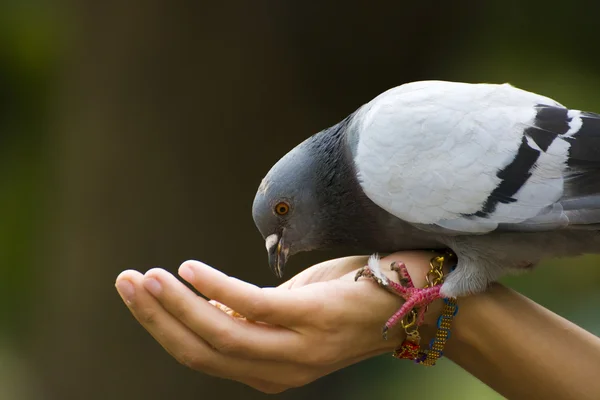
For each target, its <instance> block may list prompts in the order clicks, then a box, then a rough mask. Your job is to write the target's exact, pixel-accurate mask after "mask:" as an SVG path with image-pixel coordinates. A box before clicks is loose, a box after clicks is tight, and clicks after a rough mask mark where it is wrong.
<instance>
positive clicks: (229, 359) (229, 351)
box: [116, 252, 600, 399]
mask: <svg viewBox="0 0 600 400" xmlns="http://www.w3.org/2000/svg"><path fill="white" fill-rule="evenodd" d="M431 257H432V253H430V252H402V253H395V254H392V255H390V256H388V257H385V258H383V259H382V260H381V263H382V270H383V271H384V272H385V273H386V274H387V275H388V277H389V278H390V279H394V280H395V281H397V280H398V277H397V275H396V274H395V273H394V272H392V271H391V270H390V269H389V266H390V264H391V263H392V262H393V261H401V262H404V263H405V264H406V267H407V270H408V272H409V274H410V275H411V277H412V279H413V282H414V284H415V286H416V287H423V286H424V285H425V274H426V272H427V271H428V269H429V260H430V258H431ZM365 264H366V257H346V258H341V259H335V260H330V261H327V262H325V263H321V264H318V265H316V266H313V267H311V268H308V269H306V270H304V271H303V272H301V273H300V274H298V275H296V276H295V277H293V278H292V279H290V280H289V281H287V282H285V283H283V284H282V285H280V286H278V287H276V288H258V287H256V286H254V285H251V284H249V283H246V282H243V281H240V280H238V279H235V278H232V277H228V276H226V275H225V274H223V273H221V272H219V271H217V270H216V269H213V268H211V267H209V266H206V265H204V264H202V263H200V262H197V261H187V262H185V263H183V264H182V266H181V267H180V268H179V275H180V276H181V277H182V278H183V279H185V280H186V281H188V282H189V283H190V284H192V285H193V286H194V287H195V288H196V289H197V290H198V291H199V292H200V293H201V294H203V295H204V296H206V297H208V298H209V299H213V300H215V301H217V302H219V303H222V304H224V305H226V306H228V307H231V308H232V309H233V310H235V311H237V312H239V313H240V314H242V315H243V316H245V317H247V318H248V319H245V318H236V317H232V316H231V315H229V314H227V313H225V312H223V311H221V310H220V309H218V308H217V307H215V306H214V305H213V304H211V303H210V302H208V301H207V300H205V299H204V298H203V297H201V296H198V295H196V294H195V293H194V292H193V291H191V290H189V289H188V288H187V287H186V286H184V285H183V283H181V282H180V281H179V280H178V279H177V278H175V277H174V276H173V275H171V274H170V273H168V272H167V271H164V270H162V269H152V270H150V271H148V272H146V273H145V274H141V273H139V272H137V271H132V270H128V271H124V272H122V273H121V274H120V275H119V277H118V278H117V282H116V285H117V289H118V291H119V293H120V294H121V297H122V298H123V300H124V301H125V304H126V305H127V307H128V308H129V309H130V311H131V312H132V314H133V315H134V316H135V317H136V318H137V320H138V321H139V322H140V323H141V324H142V325H143V326H144V328H145V329H146V330H148V332H149V333H150V334H151V335H152V336H153V337H154V338H155V339H156V340H157V341H158V342H159V343H160V344H161V345H162V346H163V347H164V348H165V350H166V351H168V352H169V353H170V354H171V355H172V356H173V357H174V358H175V359H177V360H178V361H179V362H180V363H182V364H184V365H186V366H188V367H190V368H192V369H195V370H198V371H201V372H204V373H207V374H210V375H214V376H219V377H223V378H228V379H232V380H236V381H239V382H242V383H244V384H247V385H250V386H252V387H254V388H256V389H258V390H261V391H263V392H267V393H278V392H281V391H284V390H286V389H289V388H292V387H298V386H302V385H305V384H308V383H309V382H312V381H314V380H316V379H318V378H320V377H322V376H324V375H327V374H329V373H331V372H333V371H335V370H338V369H341V368H344V367H346V366H348V365H351V364H354V363H357V362H359V361H361V360H364V359H367V358H370V357H374V356H377V355H380V354H383V353H389V352H392V351H393V350H394V349H395V348H396V347H398V346H399V345H400V344H401V342H402V340H403V339H404V333H403V331H402V329H401V328H397V329H394V330H392V331H391V332H390V333H389V335H388V336H389V338H388V340H384V339H383V338H382V335H381V328H382V326H383V324H384V323H385V321H386V320H387V318H389V316H390V315H392V314H393V313H394V311H395V310H397V309H398V308H399V307H400V305H401V304H402V299H401V298H399V297H398V296H395V295H393V294H391V293H388V292H387V291H385V290H382V289H381V288H379V287H378V286H377V285H376V284H375V283H373V282H372V281H371V280H370V279H364V278H363V279H360V280H359V281H358V282H355V281H354V275H355V273H356V271H357V270H358V269H359V268H361V267H363V266H364V265H365ZM459 307H460V310H459V313H458V315H457V316H456V318H455V321H454V323H453V329H452V336H451V339H450V340H449V341H448V343H447V345H446V349H445V356H447V357H448V358H450V359H451V360H453V361H454V362H456V363H457V364H458V365H460V366H461V367H462V368H464V369H465V370H466V371H468V372H470V373H471V374H473V375H474V376H476V377H477V378H479V379H481V380H482V381H483V382H484V383H486V384H487V385H488V386H490V387H492V388H493V389H495V390H496V391H498V392H499V393H500V394H502V395H504V396H506V397H508V398H511V399H536V398H552V399H573V398H577V399H597V398H599V397H598V395H599V394H600V379H597V375H598V372H600V339H599V338H597V337H595V336H593V335H591V334H590V333H588V332H586V331H584V330H583V329H581V328H579V327H577V326H576V325H574V324H572V323H570V322H569V321H566V320H565V319H563V318H561V317H559V316H557V315H555V314H553V313H552V312H550V311H548V310H546V309H545V308H543V307H541V306H540V305H538V304H536V303H534V302H532V301H531V300H529V299H527V298H525V297H523V296H521V295H520V294H518V293H516V292H514V291H512V290H510V289H507V288H505V287H503V286H502V285H499V284H494V285H493V286H492V287H490V289H489V290H488V291H486V292H484V293H480V294H476V295H472V296H469V297H465V298H460V299H459ZM440 310H441V301H439V300H438V301H436V302H434V303H432V304H431V305H430V306H429V308H428V311H427V313H426V315H425V321H424V325H423V326H422V327H421V328H420V332H421V335H422V336H423V337H424V341H423V342H424V343H428V338H430V337H431V336H432V335H433V333H434V332H435V322H436V320H437V317H438V316H439V314H440ZM416 367H418V366H416V365H415V368H416Z"/></svg>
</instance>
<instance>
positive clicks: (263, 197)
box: [252, 142, 324, 278]
mask: <svg viewBox="0 0 600 400" xmlns="http://www.w3.org/2000/svg"><path fill="white" fill-rule="evenodd" d="M309 147H310V146H307V143H306V142H304V143H302V144H301V145H299V146H298V147H296V148H294V149H293V150H292V151H290V152H289V153H288V154H286V155H285V156H284V157H283V158H282V159H281V160H279V161H278V162H277V163H276V164H275V165H274V166H273V167H272V168H271V170H270V171H269V172H268V174H267V175H266V176H265V178H264V179H263V180H262V182H261V184H260V186H259V188H258V191H257V193H256V197H255V198H254V203H253V205H252V216H253V218H254V222H255V224H256V226H257V228H258V230H259V231H260V233H261V234H262V236H263V238H264V239H265V244H266V247H267V252H268V257H269V266H270V267H271V269H272V270H273V272H274V273H275V275H277V276H278V277H279V278H281V277H282V276H283V268H284V266H285V263H286V261H287V260H288V257H289V256H291V255H292V254H295V253H298V252H301V251H307V250H312V249H316V248H319V247H320V244H321V243H322V240H321V239H322V235H323V234H324V230H323V227H322V226H321V223H320V222H321V221H320V219H319V218H318V216H319V214H320V212H319V211H320V206H319V201H318V199H317V196H316V195H315V194H316V190H315V183H316V181H315V173H314V167H313V165H314V159H313V157H311V155H310V150H311V149H310V148H309Z"/></svg>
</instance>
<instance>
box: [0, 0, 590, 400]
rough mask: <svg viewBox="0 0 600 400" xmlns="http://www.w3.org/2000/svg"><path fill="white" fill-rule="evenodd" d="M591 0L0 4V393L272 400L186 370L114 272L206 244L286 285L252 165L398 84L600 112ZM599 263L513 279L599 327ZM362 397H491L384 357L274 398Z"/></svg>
mask: <svg viewBox="0 0 600 400" xmlns="http://www.w3.org/2000/svg"><path fill="white" fill-rule="evenodd" d="M599 11H600V3H599V2H591V1H583V0H581V1H571V2H569V3H568V4H566V5H565V4H564V3H561V2H558V1H547V0H546V1H539V0H535V1H528V2H523V1H501V2H500V1H489V2H484V1H480V0H467V1H461V2H449V1H446V2H442V1H418V2H415V1H410V2H409V1H398V0H396V1H386V0H379V1H372V2H358V1H346V2H333V1H329V2H299V1H275V0H271V1H261V0H255V1H252V2H242V1H229V2H222V3H220V2H201V1H200V2H199V1H167V0H161V1H155V0H147V1H141V0H129V1H115V0H106V1H90V0H84V1H72V2H68V1H62V2H61V1H55V2H49V1H45V0H2V2H0V221H1V222H0V310H1V313H0V316H1V321H0V399H2V400H15V399H16V400H30V399H34V400H38V399H42V400H44V399H49V400H70V399H117V400H120V399H144V400H155V399H171V398H175V399H182V398H203V399H221V398H230V397H231V398H233V397H238V396H239V398H243V399H246V400H250V399H262V398H266V395H263V394H261V393H259V392H256V391H254V390H252V389H249V388H247V387H245V386H243V385H241V384H237V383H233V382H229V381H224V380H218V379H214V378H209V377H206V376H204V375H201V374H199V373H196V372H193V371H190V370H187V369H185V368H184V367H182V366H180V365H179V364H177V363H176V362H175V361H174V360H173V359H172V358H171V357H170V356H169V355H168V354H167V353H166V352H164V351H163V350H162V348H160V347H159V346H158V345H157V344H156V343H155V342H154V340H153V339H151V337H150V336H149V335H148V334H147V333H146V332H145V331H144V330H143V329H142V328H141V327H140V326H139V325H138V324H137V323H136V322H135V321H134V319H133V318H132V317H131V315H130V314H129V312H128V311H127V309H126V308H125V307H124V306H123V304H122V303H121V300H120V298H119V297H118V296H117V294H116V291H115V290H114V286H113V285H114V280H115V278H116V276H117V274H118V273H119V272H120V271H121V270H123V269H127V268H135V269H139V270H142V271H145V270H147V269H148V268H150V267H153V266H162V267H164V268H167V269H169V270H171V271H175V270H176V268H177V267H178V266H179V264H180V263H181V262H182V261H184V260H186V259H190V258H195V259H201V260H203V261H205V262H207V263H209V264H211V265H213V266H215V267H217V268H220V269H222V270H223V271H225V272H226V273H228V274H231V275H235V276H237V277H239V278H241V279H244V280H249V281H251V282H253V283H256V284H259V285H275V284H277V283H278V282H277V281H276V280H275V278H274V277H273V276H272V275H271V273H270V271H269V270H268V268H267V266H266V254H265V251H264V245H263V242H262V239H261V238H260V235H259V234H258V233H257V231H256V230H255V227H254V225H253V222H252V218H251V213H250V209H251V202H252V198H253V196H254V192H255V189H256V187H257V186H258V184H259V182H260V180H261V178H262V177H263V175H264V174H265V172H266V171H267V170H268V168H269V167H270V166H271V165H272V164H273V163H274V162H275V161H276V160H277V159H278V158H279V157H281V156H282V155H283V154H284V153H285V152H286V151H288V150H289V149H290V148H292V147H293V146H294V145H295V144H297V143H299V142H300V141H301V140H303V139H304V138H306V137H307V136H309V135H311V134H313V133H315V132H317V131H319V130H321V129H323V128H325V127H328V126H330V125H333V124H334V123H336V122H337V121H339V120H340V119H342V118H343V117H344V116H346V115H347V114H349V113H350V112H352V111H354V110H355V109H356V108H357V107H359V106H360V105H361V104H363V103H364V102H367V101H368V100H370V99H371V98H372V97H374V96H375V95H377V94H379V93H380V92H382V91H384V90H386V89H388V88H391V87H393V86H396V85H399V84H402V83H405V82H409V81H415V80H422V79H444V80H457V81H467V82H481V81H486V82H510V83H513V84H515V85H517V86H519V87H522V88H524V89H528V90H532V91H536V92H539V93H542V94H545V95H548V96H550V97H554V98H556V99H558V100H559V101H561V102H562V103H564V104H566V105H569V106H571V107H574V108H580V109H585V110H592V111H594V110H595V111H600V50H599V43H600V30H599V29H598V19H597V16H598V15H599ZM232 244H233V245H234V248H233V249H232V247H231V246H232ZM325 256H327V255H326V254H316V255H315V254H313V255H309V256H298V257H296V258H295V259H293V260H292V262H291V266H290V267H291V268H290V270H291V272H292V273H294V272H297V271H299V270H300V269H301V267H302V266H306V265H308V264H309V263H310V262H313V261H316V260H319V259H322V258H323V257H325ZM595 264H598V258H593V257H584V258H580V259H576V260H559V261H552V262H548V263H545V264H544V265H543V266H542V267H540V268H539V269H538V270H537V271H536V272H534V273H532V274H528V275H525V276H521V277H518V278H511V279H509V280H507V281H506V282H507V283H509V284H510V285H512V286H513V287H515V288H517V289H518V290H520V291H522V292H523V293H525V294H527V295H528V296H530V297H532V298H533V299H535V300H536V301H539V302H541V303H542V304H544V305H546V306H548V307H549V308H551V309H552V310H554V311H556V312H558V313H560V314H561V315H564V316H565V317H567V318H569V319H570V320H572V321H574V322H576V323H578V324H580V325H581V326H583V327H584V328H586V329H588V330H590V331H592V332H594V333H596V334H600V316H599V315H598V311H597V310H598V304H600V295H599V293H600V291H599V290H598V287H599V285H600V268H598V267H597V266H596V265H595ZM370 395H374V396H376V398H378V399H381V400H386V399H390V400H392V399H398V398H405V397H408V396H421V397H422V396H425V397H426V398H429V397H432V398H440V399H465V398H469V399H495V398H499V396H498V395H496V394H494V393H493V392H492V391H491V390H490V389H488V388H486V387H485V386H484V385H483V384H481V383H480V382H478V381H477V380H475V379H474V378H472V377H470V376H469V375H468V374H466V373H465V372H463V371H462V370H460V369H458V368H457V367H456V366H454V365H453V364H452V363H451V362H449V361H443V362H441V364H440V365H439V366H438V367H436V368H434V369H424V368H417V367H415V366H413V365H411V364H410V363H403V362H398V361H396V360H394V359H392V358H391V357H389V356H382V357H379V358H377V359H374V360H370V361H367V362H364V363H361V364H359V365H357V366H353V367H351V368H348V369H346V370H344V371H340V372H338V373H335V374H333V375H331V376H329V377H326V378H323V379H321V380H319V381H317V382H315V383H313V384H311V385H309V386H307V387H304V388H301V389H296V390H291V391H289V392H286V393H284V394H281V395H278V396H276V397H277V398H281V399H306V398H313V399H321V398H323V399H325V398H330V399H363V398H366V397H367V396H370Z"/></svg>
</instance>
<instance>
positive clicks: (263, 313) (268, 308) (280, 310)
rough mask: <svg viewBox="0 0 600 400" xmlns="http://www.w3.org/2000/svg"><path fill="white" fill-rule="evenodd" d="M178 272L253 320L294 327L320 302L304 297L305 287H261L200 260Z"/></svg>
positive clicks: (205, 291) (318, 306)
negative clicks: (293, 288) (303, 288)
mask: <svg viewBox="0 0 600 400" xmlns="http://www.w3.org/2000/svg"><path fill="white" fill-rule="evenodd" d="M179 275H180V276H181V277H182V278H183V279H185V280H186V281H188V282H189V283H191V284H192V285H193V286H194V287H195V288H196V289H197V290H198V291H200V292H201V293H202V294H204V295H205V296H207V297H208V298H211V299H213V300H216V301H218V302H219V303H222V304H225V305H226V306H228V307H231V308H232V309H233V310H235V311H237V312H239V313H240V314H242V315H243V316H245V317H246V318H249V319H251V320H254V321H264V322H268V323H270V324H273V325H282V326H286V327H290V328H291V327H295V326H298V325H304V324H305V322H306V321H310V320H311V319H312V318H314V315H315V313H317V312H319V309H320V306H321V303H320V302H317V301H314V299H313V298H312V297H309V296H305V297H302V294H303V291H302V288H301V289H299V290H294V291H293V292H292V291H290V290H282V288H262V289H261V288H259V287H257V286H255V285H251V284H249V283H247V282H243V281H241V280H239V279H236V278H232V277H229V276H227V275H225V274H224V273H222V272H220V271H217V270H216V269H214V268H211V267H209V266H208V265H206V264H203V263H201V262H199V261H186V262H184V263H183V264H182V265H181V267H179Z"/></svg>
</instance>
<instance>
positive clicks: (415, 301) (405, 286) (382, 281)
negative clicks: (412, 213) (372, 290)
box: [355, 256, 441, 338]
mask: <svg viewBox="0 0 600 400" xmlns="http://www.w3.org/2000/svg"><path fill="white" fill-rule="evenodd" d="M390 268H391V269H392V270H393V271H396V272H397V273H398V275H399V277H400V283H399V284H398V283H396V282H394V281H392V280H390V279H388V277H387V276H385V275H384V274H383V273H382V272H381V269H380V267H379V259H378V258H377V257H373V256H372V257H371V258H369V262H368V265H366V266H365V267H363V268H361V269H360V270H359V271H358V272H357V273H356V276H355V280H358V278H360V277H362V276H364V277H367V278H371V279H373V280H374V281H375V282H377V284H379V286H381V287H382V288H384V289H386V290H387V291H388V292H391V293H393V294H395V295H397V296H400V297H402V298H403V299H404V300H405V302H404V304H402V307H400V309H399V310H398V311H396V312H395V313H394V315H392V316H391V317H390V319H388V321H387V322H386V323H385V325H384V327H383V337H384V338H387V332H388V330H389V329H390V328H392V327H394V326H395V325H396V324H398V322H400V321H402V320H403V319H404V318H405V317H406V316H407V315H408V314H409V313H410V312H411V311H412V310H415V316H414V318H415V319H414V321H413V320H412V319H411V321H407V322H408V324H411V325H412V324H413V323H414V324H416V326H420V325H421V324H422V323H423V319H424V317H425V311H426V310H427V306H428V305H429V304H430V303H431V302H433V301H434V300H436V299H439V298H441V295H440V288H441V285H436V286H433V287H426V288H422V289H421V288H416V287H414V285H413V282H412V279H410V275H409V274H408V271H407V270H406V265H404V263H397V262H394V263H392V264H391V266H390Z"/></svg>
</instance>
